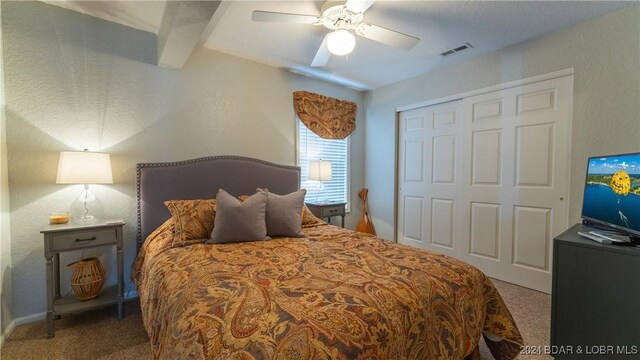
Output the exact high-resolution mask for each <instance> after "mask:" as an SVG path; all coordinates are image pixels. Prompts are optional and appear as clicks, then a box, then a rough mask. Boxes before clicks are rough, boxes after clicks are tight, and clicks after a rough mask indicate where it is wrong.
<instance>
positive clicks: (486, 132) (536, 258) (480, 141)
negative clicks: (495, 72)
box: [460, 77, 573, 293]
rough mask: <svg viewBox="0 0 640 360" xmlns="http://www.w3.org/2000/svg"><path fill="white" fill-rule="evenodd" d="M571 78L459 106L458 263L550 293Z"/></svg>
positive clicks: (562, 226)
mask: <svg viewBox="0 0 640 360" xmlns="http://www.w3.org/2000/svg"><path fill="white" fill-rule="evenodd" d="M572 84H573V78H572V77H564V78H559V79H553V80H547V81H543V82H538V83H533V84H529V85H524V86H519V87H515V88H510V89H506V90H501V91H496V92H492V93H488V94H483V95H479V96H474V97H470V98H465V99H464V101H463V102H464V123H465V131H464V140H463V141H462V144H463V149H461V151H462V152H463V153H464V158H465V160H466V162H467V164H466V166H464V168H463V173H462V182H463V183H464V184H465V186H463V187H462V188H461V190H462V192H463V193H462V198H463V199H464V202H463V204H462V206H463V207H464V209H463V212H464V213H465V214H466V216H464V217H463V219H462V222H461V227H462V229H464V230H463V231H466V232H467V233H468V241H467V242H464V243H462V244H461V246H462V247H463V251H462V252H461V253H460V254H461V255H462V256H461V258H462V259H463V260H465V261H467V262H469V263H471V264H473V265H475V266H476V267H478V268H479V269H481V270H482V271H483V272H485V273H486V274H487V275H489V276H491V277H495V278H497V279H500V280H504V281H508V282H511V283H515V284H519V285H523V286H526V287H529V288H532V289H536V290H539V291H543V292H546V293H550V292H551V259H552V254H551V251H552V240H553V238H554V237H555V236H556V235H559V234H560V233H561V232H563V231H564V230H566V229H567V227H568V224H567V223H568V208H567V206H568V202H567V200H566V199H565V198H566V196H567V194H568V188H567V179H568V178H569V162H568V159H569V145H570V136H569V135H570V121H571V99H572V96H573V95H572Z"/></svg>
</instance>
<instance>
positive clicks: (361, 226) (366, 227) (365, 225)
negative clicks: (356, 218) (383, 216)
mask: <svg viewBox="0 0 640 360" xmlns="http://www.w3.org/2000/svg"><path fill="white" fill-rule="evenodd" d="M368 193H369V189H367V188H364V189H362V190H360V192H358V196H359V197H360V199H362V203H363V204H362V217H361V218H360V222H359V223H358V228H357V231H358V232H363V233H367V234H373V235H375V234H376V231H375V229H374V228H373V223H372V222H371V217H370V216H369V211H368V210H367V194H368Z"/></svg>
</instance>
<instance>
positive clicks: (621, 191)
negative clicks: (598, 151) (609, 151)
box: [582, 153, 640, 232]
mask: <svg viewBox="0 0 640 360" xmlns="http://www.w3.org/2000/svg"><path fill="white" fill-rule="evenodd" d="M585 186H586V187H585V191H584V200H583V201H584V204H583V207H582V216H583V217H589V218H592V219H595V220H599V221H602V222H605V223H609V224H613V225H618V226H622V227H625V228H627V229H631V230H634V231H635V232H640V153H637V154H628V155H615V156H606V157H599V158H590V159H589V167H588V169H587V183H586V185H585Z"/></svg>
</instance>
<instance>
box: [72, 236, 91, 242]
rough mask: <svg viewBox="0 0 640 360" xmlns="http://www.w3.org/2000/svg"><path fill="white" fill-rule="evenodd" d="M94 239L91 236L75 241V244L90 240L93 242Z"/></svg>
mask: <svg viewBox="0 0 640 360" xmlns="http://www.w3.org/2000/svg"><path fill="white" fill-rule="evenodd" d="M95 239H96V237H95V236H92V237H90V238H85V239H76V242H82V241H91V240H95Z"/></svg>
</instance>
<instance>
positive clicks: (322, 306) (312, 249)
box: [132, 220, 523, 359]
mask: <svg viewBox="0 0 640 360" xmlns="http://www.w3.org/2000/svg"><path fill="white" fill-rule="evenodd" d="M304 232H305V233H306V235H307V236H306V237H305V238H279V239H273V240H270V241H259V242H250V243H236V244H222V245H208V244H193V245H189V246H184V247H171V239H172V236H173V223H172V221H171V220H169V221H167V222H166V223H165V224H163V225H162V226H161V227H160V228H158V229H157V230H156V231H155V232H154V233H153V234H151V235H150V236H149V237H148V238H147V240H146V241H145V243H144V245H143V247H142V248H141V249H140V252H139V255H138V258H137V259H136V262H135V264H134V271H133V275H132V276H133V277H134V281H135V282H136V285H137V287H138V293H139V295H140V304H141V307H142V315H143V320H144V326H145V328H146V330H147V332H148V334H149V337H150V339H151V344H152V348H153V355H154V358H157V359H160V358H162V359H479V358H480V356H479V350H478V342H479V341H480V338H481V335H483V334H484V337H485V341H486V342H487V345H488V346H489V348H490V350H491V351H492V353H493V355H494V356H495V358H496V359H512V358H514V357H515V356H516V354H517V353H518V351H519V349H520V345H521V344H522V343H523V342H522V337H521V336H520V333H519V331H518V329H517V327H516V325H515V323H514V321H513V319H512V317H511V314H510V313H509V311H508V310H507V308H506V306H505V304H504V303H503V301H502V299H501V297H500V295H499V294H498V292H497V291H496V289H495V288H494V286H493V284H492V283H491V281H490V280H489V279H488V278H487V277H486V276H485V275H484V274H483V273H482V272H480V271H479V270H477V269H476V268H474V267H472V266H471V265H468V264H466V263H464V262H461V261H459V260H456V259H453V258H451V257H448V256H445V255H440V254H435V253H432V252H428V251H424V250H418V249H414V248H410V247H407V246H403V245H399V244H396V243H393V242H390V241H387V240H382V239H380V238H377V237H375V236H371V235H368V234H362V233H355V232H352V231H349V230H344V229H341V228H338V227H335V226H331V225H320V226H314V227H311V228H307V229H304Z"/></svg>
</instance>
